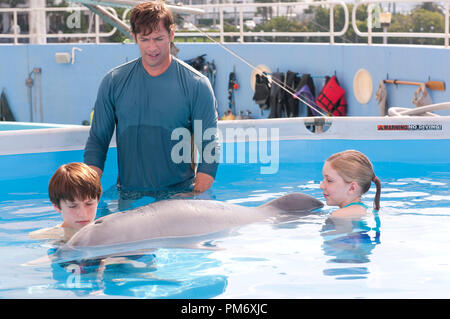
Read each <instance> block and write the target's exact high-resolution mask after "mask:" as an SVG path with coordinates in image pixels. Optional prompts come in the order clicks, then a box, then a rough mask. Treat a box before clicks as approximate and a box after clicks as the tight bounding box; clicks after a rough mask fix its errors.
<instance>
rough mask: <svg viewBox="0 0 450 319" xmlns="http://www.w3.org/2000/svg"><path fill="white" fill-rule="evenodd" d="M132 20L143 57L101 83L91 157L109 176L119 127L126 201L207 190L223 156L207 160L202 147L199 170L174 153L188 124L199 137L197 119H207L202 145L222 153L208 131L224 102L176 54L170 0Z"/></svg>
mask: <svg viewBox="0 0 450 319" xmlns="http://www.w3.org/2000/svg"><path fill="white" fill-rule="evenodd" d="M130 24H131V32H132V35H133V37H134V40H135V42H136V44H137V45H138V47H139V51H140V54H141V57H139V58H138V59H135V60H133V61H131V62H128V63H126V64H123V65H120V66H118V67H116V68H114V69H112V70H111V71H110V72H108V74H107V75H106V76H105V77H104V79H103V81H102V82H101V84H100V88H99V91H98V96H97V100H96V103H95V109H94V117H93V122H92V126H91V129H90V133H89V138H88V141H87V143H86V147H85V152H84V161H85V163H86V164H88V165H90V166H91V167H93V168H94V169H95V170H96V171H97V172H98V173H99V175H100V176H101V175H102V172H103V169H104V164H105V160H106V154H107V150H108V146H109V143H110V141H111V137H112V135H113V132H114V129H116V141H117V157H118V158H117V160H118V170H119V172H118V184H117V185H118V189H119V193H120V198H121V199H129V198H133V199H137V198H140V197H141V196H143V195H150V196H154V195H152V194H154V193H155V192H159V191H175V192H177V191H180V192H181V191H186V190H187V189H190V190H192V184H193V190H194V193H201V192H204V191H206V190H207V189H209V188H210V187H211V185H212V183H213V181H214V178H215V174H216V171H217V167H218V161H217V160H214V161H211V160H210V159H209V160H206V161H205V160H203V158H202V156H203V154H202V152H199V153H200V158H199V161H198V163H199V164H198V167H197V169H196V171H195V167H194V165H192V163H190V162H187V161H185V160H183V161H182V162H181V163H179V161H174V159H173V158H172V154H171V152H172V148H173V146H174V145H175V144H176V143H178V142H179V141H174V140H173V138H172V132H173V131H174V130H175V129H177V128H186V129H188V130H189V131H190V132H191V134H192V132H193V131H194V124H195V123H201V130H199V131H198V132H199V133H201V137H200V138H195V140H199V142H198V143H196V144H199V145H196V146H197V148H198V149H199V150H203V149H204V147H205V146H206V145H209V146H208V149H212V150H213V151H212V152H211V153H213V155H214V156H213V157H214V158H218V150H217V145H218V144H217V134H215V135H213V136H212V137H210V140H208V139H207V138H206V139H205V136H203V135H204V134H203V133H204V132H205V131H206V130H208V129H211V128H212V129H216V130H217V111H216V109H217V108H216V104H217V102H216V99H215V96H214V92H213V90H212V87H211V84H210V83H209V80H208V79H207V77H205V76H204V75H202V74H201V73H199V72H197V71H196V70H195V69H193V68H192V67H190V66H189V65H187V64H186V63H184V62H182V61H180V60H178V59H177V58H175V57H174V56H172V55H171V54H170V45H171V42H172V41H173V39H174V28H175V24H174V20H173V16H172V14H171V12H170V11H169V9H168V8H167V7H166V6H165V5H164V4H163V3H161V2H146V3H141V4H138V5H137V6H136V7H135V8H134V9H133V10H132V12H131V15H130ZM199 121H200V122H199ZM195 131H196V133H197V129H196V130H195ZM209 132H211V131H210V130H209ZM205 135H207V134H205ZM176 138H178V136H177V137H176ZM211 143H213V144H214V145H213V147H211ZM130 195H131V196H130Z"/></svg>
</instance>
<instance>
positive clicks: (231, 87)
mask: <svg viewBox="0 0 450 319" xmlns="http://www.w3.org/2000/svg"><path fill="white" fill-rule="evenodd" d="M237 89H239V84H238V83H237V80H236V73H235V72H234V71H233V72H231V73H230V76H229V78H228V109H229V111H231V112H232V114H235V113H236V105H235V101H234V91H236V90H237Z"/></svg>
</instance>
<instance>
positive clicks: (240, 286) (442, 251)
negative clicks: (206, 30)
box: [0, 118, 450, 298]
mask: <svg viewBox="0 0 450 319" xmlns="http://www.w3.org/2000/svg"><path fill="white" fill-rule="evenodd" d="M372 120H373V123H372V122H371V123H370V125H369V126H367V127H372V126H371V125H372V124H373V125H405V124H398V123H388V124H384V123H387V121H388V120H386V119H384V118H378V119H372ZM372 120H369V122H370V121H372ZM383 121H384V122H383ZM396 121H397V120H396ZM410 121H412V122H410V123H409V124H408V125H422V124H417V123H419V122H420V121H424V120H421V119H412V120H410ZM337 122H339V121H337ZM337 122H334V123H333V124H332V125H331V127H330V128H329V129H328V131H327V132H328V133H327V132H325V133H322V134H313V133H311V134H310V135H307V138H303V139H299V138H298V130H299V127H300V124H301V123H303V122H302V120H298V121H284V122H282V125H281V122H278V121H269V122H264V121H262V122H260V123H262V124H261V125H263V124H264V125H266V126H265V127H268V126H272V127H274V126H276V127H279V128H280V134H279V135H280V140H281V141H280V142H279V145H278V147H279V154H280V156H279V158H278V163H277V165H278V166H277V171H276V173H274V174H261V168H262V167H263V166H268V164H267V163H265V164H261V163H259V162H257V163H230V162H224V163H222V164H221V165H220V166H219V171H218V174H217V178H216V181H215V183H214V187H213V189H212V190H211V191H209V192H207V193H205V194H203V195H202V196H201V197H202V198H214V199H216V200H220V201H227V202H231V203H235V204H240V205H246V206H257V205H260V204H262V203H265V202H266V201H268V200H269V199H273V198H276V197H278V196H280V195H282V194H287V193H292V192H303V193H307V194H309V195H312V196H314V197H316V198H318V199H321V200H323V196H322V193H321V191H320V188H319V183H320V181H321V168H322V162H323V160H324V159H326V158H327V157H328V156H329V155H330V154H331V153H334V152H336V151H339V150H343V149H348V148H353V149H359V150H361V151H363V152H364V153H366V154H367V155H368V156H369V157H370V158H371V159H372V161H373V163H374V166H375V171H376V173H377V175H378V176H379V178H380V180H381V181H382V185H383V188H382V197H381V199H382V201H381V207H382V208H381V211H380V212H379V214H375V215H374V214H373V213H370V214H369V216H368V218H367V219H366V220H364V223H363V224H364V225H362V226H361V225H360V226H359V228H358V229H353V230H352V231H350V232H345V233H342V234H337V235H335V236H329V234H327V233H326V231H327V227H328V216H329V213H330V212H331V211H333V209H334V208H332V207H327V206H325V207H324V208H323V209H322V210H321V211H320V212H318V213H316V214H313V215H309V216H306V217H302V218H299V219H297V220H291V221H286V222H284V223H279V224H274V223H271V222H264V223H255V224H252V225H248V226H244V227H242V228H239V229H237V230H235V231H234V232H233V233H232V234H231V235H230V236H225V237H218V238H214V239H213V240H212V242H209V243H208V244H209V245H210V246H213V247H216V248H217V249H215V250H205V249H202V250H195V249H181V248H164V249H157V250H155V251H152V252H149V253H147V254H144V255H143V256H141V257H140V258H136V259H129V260H128V262H126V263H119V262H116V263H115V264H110V265H106V266H105V267H104V269H102V270H101V271H99V270H100V267H99V266H98V265H97V264H95V263H91V264H89V263H84V264H82V265H81V266H80V265H78V266H77V265H73V264H52V265H43V266H36V267H25V266H22V264H23V263H26V262H28V261H30V260H33V259H36V258H39V257H42V256H44V255H46V254H48V253H49V251H51V250H52V249H53V248H54V247H53V246H52V245H51V244H50V243H45V242H38V241H33V240H30V239H29V238H28V235H27V234H28V232H30V231H32V230H35V229H38V228H42V227H49V226H53V225H55V224H57V223H59V222H60V219H59V216H58V214H57V213H55V212H54V210H53V209H52V208H51V204H50V202H49V201H48V197H47V183H48V179H49V178H50V176H51V174H52V173H53V171H54V170H55V169H56V168H57V167H58V166H59V165H61V164H62V163H66V162H70V161H81V160H82V151H81V150H79V149H78V150H77V149H70V147H69V148H68V149H66V150H60V151H55V150H54V151H48V152H41V153H30V154H14V153H8V154H4V155H2V156H0V163H1V164H2V167H3V168H4V170H3V172H2V173H1V174H0V176H1V177H0V180H1V184H0V185H1V186H0V188H1V192H0V196H1V197H0V254H1V256H2V258H1V260H0V268H1V269H2V272H1V275H0V297H1V298H75V297H87V298H98V297H106V298H110V297H134V298H448V297H449V292H448V286H449V284H450V276H449V273H450V272H449V271H450V257H448V253H447V250H448V242H449V240H448V235H447V232H448V230H447V228H448V226H447V223H448V219H449V216H450V211H449V207H450V196H449V194H450V187H449V184H450V168H449V163H448V162H449V160H448V159H449V158H450V157H449V156H448V155H449V154H448V152H449V151H448V150H449V147H448V146H449V136H448V135H446V134H447V133H446V132H447V131H445V130H447V129H448V125H447V124H448V121H447V120H446V119H444V120H440V122H437V123H434V124H433V125H441V127H440V128H441V130H440V131H439V130H438V133H439V132H444V133H445V134H444V135H443V136H442V135H439V134H437V133H436V131H433V130H428V131H426V132H425V134H422V138H420V137H417V136H415V137H414V136H413V138H409V139H408V138H407V137H406V135H405V136H403V137H401V136H399V135H401V134H405V132H404V131H400V132H397V133H399V134H397V135H396V136H397V137H396V138H392V139H376V138H372V139H369V137H367V136H365V135H364V134H365V133H364V132H365V131H367V130H364V129H359V130H358V132H360V133H359V134H357V135H358V136H357V138H352V139H348V138H345V137H344V138H343V137H342V135H340V136H339V134H340V133H339V130H338V126H339V125H336V123H337ZM268 123H269V124H270V125H269V124H268ZM276 123H278V124H276ZM377 123H378V124H377ZM366 124H367V123H366ZM235 125H237V124H236V122H234V123H231V122H230V123H223V124H221V126H222V128H225V127H233V126H235ZM239 125H240V126H241V127H242V126H243V127H246V128H249V127H255V126H254V125H255V124H254V123H252V122H246V123H245V124H242V123H239ZM355 125H362V124H361V123H359V124H355ZM344 126H346V127H347V129H350V130H351V129H352V125H350V126H349V124H348V123H346V124H345V125H344ZM333 127H334V128H333ZM410 127H412V126H410ZM384 128H385V129H391V131H389V132H387V133H388V134H391V133H392V129H396V128H397V129H399V130H400V129H402V127H401V126H398V127H396V126H392V127H388V126H386V127H384ZM403 128H404V127H403ZM422 128H423V127H422ZM438 128H439V127H438ZM333 130H335V131H334V132H333ZM336 130H337V131H336ZM414 132H415V131H414V130H411V131H410V134H414ZM427 132H428V134H437V135H434V136H433V137H431V136H428V138H424V135H426V134H427ZM294 133H295V134H294ZM381 133H382V134H384V133H386V132H381ZM422 133H424V131H422ZM80 134H81V133H80ZM60 135H61V134H58V136H59V138H60V137H61V136H60ZM71 135H72V136H73V135H74V134H71ZM425 137H426V136H425ZM245 139H247V140H248V139H250V140H251V138H249V137H246V138H244V140H245ZM58 143H59V142H58ZM58 143H57V144H58ZM224 143H225V147H224V149H225V150H227V149H228V148H230V147H231V146H232V145H233V143H231V142H230V141H227V140H225V141H224ZM239 143H244V142H237V143H235V144H239ZM250 143H251V141H247V142H246V143H244V144H245V146H246V147H247V149H248V150H249V151H248V153H247V155H248V156H249V157H250V153H251V152H252V151H251V147H250ZM46 147H48V150H50V149H51V147H50V146H49V145H46ZM72 147H73V146H72ZM56 148H57V149H62V146H61V145H60V144H58V145H57V146H56ZM114 155H115V149H114V148H113V149H111V150H110V154H109V155H108V162H107V166H106V167H107V169H106V171H105V175H104V177H103V179H102V184H103V187H104V191H105V193H104V195H103V197H102V201H101V203H100V205H99V212H98V215H99V216H101V215H105V214H109V213H111V212H115V211H117V192H116V190H115V187H114V185H115V178H116V175H115V170H116V166H115V161H114ZM273 160H274V161H275V160H276V159H275V158H273ZM13 168H14V169H15V170H17V171H15V172H12V171H13ZM373 196H374V189H371V190H370V191H369V192H368V193H367V195H366V196H365V197H364V198H363V201H364V202H365V203H367V204H368V205H369V207H371V205H372V200H373ZM149 201H152V199H151V198H149V199H143V200H142V201H140V202H138V203H136V205H139V204H144V203H146V202H149ZM77 267H79V268H77ZM72 271H73V272H72Z"/></svg>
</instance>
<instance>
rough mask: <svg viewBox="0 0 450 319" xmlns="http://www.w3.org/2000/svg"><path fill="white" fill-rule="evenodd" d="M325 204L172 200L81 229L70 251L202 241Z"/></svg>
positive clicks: (291, 199) (291, 197)
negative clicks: (162, 241) (178, 240)
mask: <svg viewBox="0 0 450 319" xmlns="http://www.w3.org/2000/svg"><path fill="white" fill-rule="evenodd" d="M322 207H323V203H322V202H321V201H319V200H317V199H315V198H314V197H311V196H309V195H306V194H302V193H291V194H288V195H284V196H282V197H280V198H277V199H274V200H271V201H269V202H268V203H266V204H263V205H261V206H258V207H246V206H241V205H235V204H230V203H226V202H221V201H216V200H200V199H169V200H162V201H158V202H154V203H151V204H149V205H145V206H142V207H138V208H135V209H131V210H128V211H123V212H118V213H113V214H110V215H107V216H104V217H101V218H99V219H97V220H96V221H95V222H94V223H92V224H89V225H87V226H85V227H83V228H82V229H80V230H79V231H78V232H77V233H75V235H74V236H73V237H72V238H71V239H70V240H69V241H68V242H67V243H66V245H65V246H66V248H79V247H99V246H112V245H118V244H126V243H134V242H141V241H145V240H151V239H164V238H180V237H198V236H202V235H206V234H213V233H219V232H222V231H226V230H230V229H232V228H235V227H238V226H243V225H247V224H250V223H253V222H258V221H263V220H267V219H269V218H271V217H276V216H280V215H281V214H289V215H298V214H300V215H304V214H305V213H310V212H312V211H313V210H315V209H318V208H322Z"/></svg>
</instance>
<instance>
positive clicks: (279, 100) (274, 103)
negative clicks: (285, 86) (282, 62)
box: [269, 72, 284, 118]
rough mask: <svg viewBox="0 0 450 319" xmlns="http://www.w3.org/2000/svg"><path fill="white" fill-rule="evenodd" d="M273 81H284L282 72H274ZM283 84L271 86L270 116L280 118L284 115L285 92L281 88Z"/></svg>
mask: <svg viewBox="0 0 450 319" xmlns="http://www.w3.org/2000/svg"><path fill="white" fill-rule="evenodd" d="M272 81H276V82H277V83H283V81H284V75H283V73H281V72H275V73H273V74H272ZM281 87H282V86H278V85H272V87H271V88H270V96H269V105H270V114H269V118H279V117H282V111H283V109H282V108H283V98H284V94H283V91H282V89H281Z"/></svg>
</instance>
